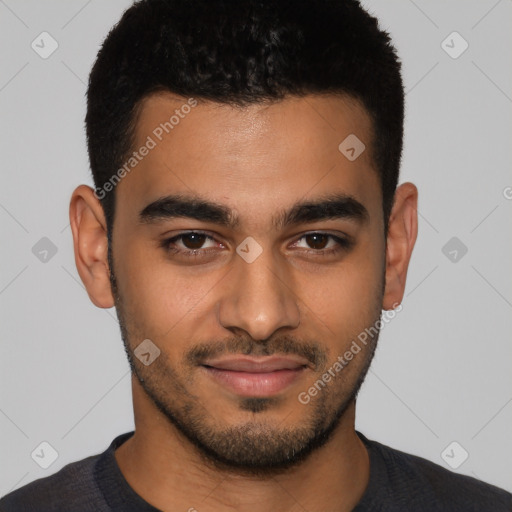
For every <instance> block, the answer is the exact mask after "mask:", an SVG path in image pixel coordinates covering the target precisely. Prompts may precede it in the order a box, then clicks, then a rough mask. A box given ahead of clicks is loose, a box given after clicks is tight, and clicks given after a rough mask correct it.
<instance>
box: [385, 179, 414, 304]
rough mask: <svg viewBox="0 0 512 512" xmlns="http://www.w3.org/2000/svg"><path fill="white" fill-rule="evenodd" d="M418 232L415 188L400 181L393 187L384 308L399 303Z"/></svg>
mask: <svg viewBox="0 0 512 512" xmlns="http://www.w3.org/2000/svg"><path fill="white" fill-rule="evenodd" d="M417 234H418V189H417V188H416V186H415V185H413V184H412V183H403V184H402V185H400V186H399V187H398V188H397V189H396V192H395V200H394V203H393V208H392V210H391V215H390V217H389V225H388V235H387V246H386V288H385V291H384V299H383V304H382V307H383V309H394V308H396V307H397V306H398V304H400V303H401V302H402V298H403V296H404V290H405V281H406V278H407V268H408V267H409V260H410V259H411V254H412V250H413V248H414V243H415V242H416V236H417Z"/></svg>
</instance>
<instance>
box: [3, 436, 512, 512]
mask: <svg viewBox="0 0 512 512" xmlns="http://www.w3.org/2000/svg"><path fill="white" fill-rule="evenodd" d="M132 435H133V432H128V433H126V434H123V435H120V436H119V437H117V438H116V439H114V441H112V443H111V445H110V446H109V448H108V449H107V450H106V451H105V452H103V453H102V454H100V455H95V456H92V457H88V458H86V459H83V460H81V461H78V462H73V463H71V464H68V465H67V466H65V467H64V468H62V469H61V470H60V471H59V472H58V473H55V474H54V475H51V476H49V477H46V478H41V479H39V480H36V481H34V482H31V483H30V484H28V485H25V486H24V487H22V488H20V489H17V490H16V491H13V492H11V493H10V494H8V495H7V496H5V497H4V498H2V499H1V500H0V512H63V511H66V512H93V511H94V512H111V511H115V512H159V510H158V509H157V508H155V507H153V506H152V505H150V504H149V503H147V502H146V501H145V500H143V499H142V498H141V497H140V496H139V495H138V494H136V493H135V491H133V489H132V488H131V487H130V486H129V485H128V483H127V482H126V480H125V479H124V477H123V474H122V473H121V470H120V469H119V466H118V465H117V462H116V459H115V457H114V451H115V449H116V448H118V447H119V446H120V445H121V444H122V443H123V442H124V441H126V440H127V439H128V438H129V437H131V436H132ZM358 435H359V437H360V438H361V440H362V441H363V443H364V444H365V446H366V448H367V449H368V453H369V456H370V481H369V483H368V487H367V489H366V491H365V493H364V495H363V497H362V499H361V501H360V502H359V504H358V505H357V507H356V508H355V509H354V510H353V512H367V511H371V512H374V511H375V512H376V511H379V512H398V511H404V512H405V511H407V512H411V511H412V512H423V511H425V512H436V511H438V512H477V511H478V512H487V511H488V512H505V511H506V512H512V494H509V493H508V492H506V491H504V490H502V489H499V488H497V487H494V486H492V485H489V484H485V483H483V482H480V481H479V480H475V479H474V478H470V477H467V476H462V475H458V474H455V473H451V472H450V471H447V470H446V469H444V468H442V467H441V466H438V465H436V464H434V463H432V462H429V461H427V460H425V459H422V458H420V457H416V456H414V455H409V454H406V453H403V452H400V451H398V450H394V449H393V448H389V447H388V446H384V445H383V444H380V443H377V442H375V441H370V440H369V439H367V438H366V437H365V436H364V435H362V434H361V433H359V432H358ZM191 507H195V508H196V509H197V510H200V509H201V507H200V503H193V500H191Z"/></svg>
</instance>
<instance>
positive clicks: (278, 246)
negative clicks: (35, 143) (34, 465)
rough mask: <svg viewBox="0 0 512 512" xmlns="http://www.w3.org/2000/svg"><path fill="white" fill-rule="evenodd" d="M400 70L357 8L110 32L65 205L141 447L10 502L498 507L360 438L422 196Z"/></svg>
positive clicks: (151, 18)
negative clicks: (361, 411) (84, 169)
mask: <svg viewBox="0 0 512 512" xmlns="http://www.w3.org/2000/svg"><path fill="white" fill-rule="evenodd" d="M403 115H404V93H403V87H402V80H401V76H400V64H399V62H398V59H397V57H396V53H395V50H394V48H393V47H392V45H391V42H390V39H389V37H388V35H387V34H386V33H385V32H383V31H381V30H379V28H378V26H377V22H376V20H375V19H374V18H372V17H370V16H369V15H368V13H366V12H365V11H364V10H363V9H362V8H361V7H360V5H359V4H358V3H357V2H356V1H355V0H315V1H312V0H307V1H302V2H291V1H286V0H274V1H269V2H260V1H256V0H248V1H244V2H241V1H239V0H224V1H216V2H211V1H210V2H206V1H202V0H193V1H192V0H143V1H141V2H139V3H136V4H134V5H133V6H132V7H131V8H130V9H128V11H127V12H126V13H125V14H124V16H123V18H122V19H121V21H120V22H119V24H118V25H117V26H116V27H115V28H114V29H113V30H112V31H111V33H110V34H109V36H108V37H107V39H106V41H105V43H104V45H103V47H102V49H101V51H100V52H99V55H98V59H97V61H96V64H95V65H94V68H93V70H92V73H91V77H90V82H89V89H88V110H87V117H86V126H87V138H88V148H89V156H90V162H91V168H92V172H93V176H94V181H95V187H96V188H95V190H93V189H91V188H90V187H87V186H85V185H82V186H79V187H78V188H77V189H76V190H75V192H74V193H73V196H72V199H71V206H70V218H71V226H72V230H73V238H74V248H75V257H76V264H77V268H78V271H79V273H80V276H81V278H82V281H83V283H84V285H85V287H86V289H87V291H88V294H89V297H90V298H91V300H92V301H93V303H94V304H95V305H96V306H98V307H100V308H109V307H112V306H113V305H115V306H116V309H117V314H118V318H119V322H120V326H121V333H122V338H123V341H124V344H125V348H126V353H127V355H128V360H129V362H130V366H131V369H132V387H133V388H132V389H133V402H134V411H135V426H136V429H135V433H133V432H130V433H127V434H124V435H121V436H119V437H118V438H116V439H115V440H114V441H113V442H112V444H111V446H110V447H109V449H108V450H107V451H106V452H104V453H103V454H101V455H98V456H92V457H89V458H87V459H85V460H83V461H79V462H75V463H72V464H70V465H68V466H66V467H65V468H63V469H62V470H61V471H59V472H58V473H57V474H55V475H53V476H50V477H48V478H45V479H41V480H38V481H36V482H32V483H31V484H29V485H27V486H25V487H23V488H21V489H19V490H17V491H15V492H13V493H11V494H9V495H8V496H6V497H5V498H4V499H3V500H1V501H0V505H1V510H2V511H11V510H20V511H27V512H30V511H63V510H66V511H92V510H95V511H107V510H115V511H132V510H133V511H154V510H162V511H180V510H182V511H187V510H188V511H195V510H197V511H199V512H208V511H226V510H228V511H229V510H236V511H247V512H249V511H250V512H259V511H268V510H279V511H299V510H301V511H303V510H307V511H311V512H313V511H340V512H341V511H350V510H355V511H372V510H382V511H392V510H393V511H398V510H400V511H401V510H404V511H405V510H407V511H410V510H413V511H434V510H443V511H444V510H446V511H458V510H460V511H463V510H464V511H468V510H475V511H476V510H478V511H483V510H489V511H491V510H492V511H505V510H512V496H511V495H510V494H509V493H507V492H505V491H503V490H500V489H498V488H496V487H493V486H490V485H488V484H485V483H482V482H479V481H477V480H475V479H472V478H469V477H465V476H461V475H456V474H452V473H450V472H448V471H446V470H445V469H443V468H441V467H439V466H436V465H435V464H433V463H431V462H428V461H426V460H424V459H421V458H419V457H415V456H412V455H407V454H404V453H401V452H399V451H397V450H393V449H391V448H389V447H386V446H384V445H381V444H379V443H376V442H373V441H370V440H369V439H367V438H366V437H365V436H364V435H363V434H361V433H359V432H356V431H355V428H354V421H355V403H356V395H357V393H358V390H359V388H360V386H361V384H362V382H363V380H364V377H365V375H366V373H367V371H368V368H369V366H370V363H371V360H372V357H373V354H374V351H375V348H376V344H377V338H378V331H379V328H380V326H381V323H382V322H381V320H380V315H381V312H382V310H383V309H384V310H389V311H392V310H393V309H394V308H398V307H400V303H401V301H402V297H403V293H404V288H405V281H406V274H407V267H408V263H409V259H410V257H411V253H412V250H413V247H414V243H415V240H416V234H417V215H416V206H417V190H416V187H415V186H414V185H413V184H411V183H404V184H402V185H400V186H399V187H398V188H397V183H398V171H399V165H400V157H401V151H402V138H403Z"/></svg>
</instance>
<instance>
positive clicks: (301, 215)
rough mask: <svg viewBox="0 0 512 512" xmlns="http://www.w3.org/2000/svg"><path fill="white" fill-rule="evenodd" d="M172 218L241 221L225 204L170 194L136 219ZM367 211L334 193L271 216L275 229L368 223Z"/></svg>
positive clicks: (228, 224)
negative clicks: (334, 222) (325, 223)
mask: <svg viewBox="0 0 512 512" xmlns="http://www.w3.org/2000/svg"><path fill="white" fill-rule="evenodd" d="M173 218H191V219H195V220H198V221H200V222H211V223H213V224H218V225H221V226H224V227H228V228H231V229H234V228H236V227H237V226H238V225H239V224H240V218H239V216H238V215H237V214H236V213H235V212H233V211H232V210H231V209H230V208H229V207H228V206H226V205H223V204H219V203H215V202H212V201H208V200H205V199H203V198H201V197H196V196H181V195H171V196H166V197H161V198H159V199H157V200H156V201H153V202H152V203H150V204H148V205H147V206H146V207H145V208H144V209H143V210H142V211H141V212H140V213H139V220H140V222H142V223H145V224H149V223H153V222H160V221H164V220H168V219H173ZM369 218H370V215H369V213H368V210H367V209H366V208H365V206H363V204H362V203H360V202H359V201H358V200H357V199H355V198H354V197H352V196H349V195H346V194H335V195H329V196H325V197H322V198H319V199H315V200H310V201H301V202H298V203H296V204H294V205H293V206H292V207H291V208H290V209H288V210H284V211H281V212H279V213H278V214H277V215H275V216H274V217H273V219H272V223H273V225H274V227H275V228H276V229H278V230H279V229H283V228H285V227H288V226H293V225H297V224H307V223H313V222H319V221H322V220H335V219H348V220H355V221H357V222H360V223H365V222H368V220H369Z"/></svg>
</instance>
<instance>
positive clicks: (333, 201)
mask: <svg viewBox="0 0 512 512" xmlns="http://www.w3.org/2000/svg"><path fill="white" fill-rule="evenodd" d="M336 219H349V220H355V221H357V222H359V223H366V222H368V221H369V219H370V214H369V213H368V210H367V209H366V207H365V206H363V204H362V203H360V202H359V201H358V200H357V199H355V198H354V197H352V196H349V195H346V194H334V195H329V196H326V197H324V198H321V199H316V200H314V201H302V202H299V203H296V204H295V205H294V206H293V207H292V208H291V209H290V210H287V211H284V212H282V213H280V214H279V215H278V216H277V217H276V218H275V219H274V226H275V227H276V228H277V229H281V228H284V227H286V226H293V225H296V224H307V223H313V222H318V221H322V220H336Z"/></svg>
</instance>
